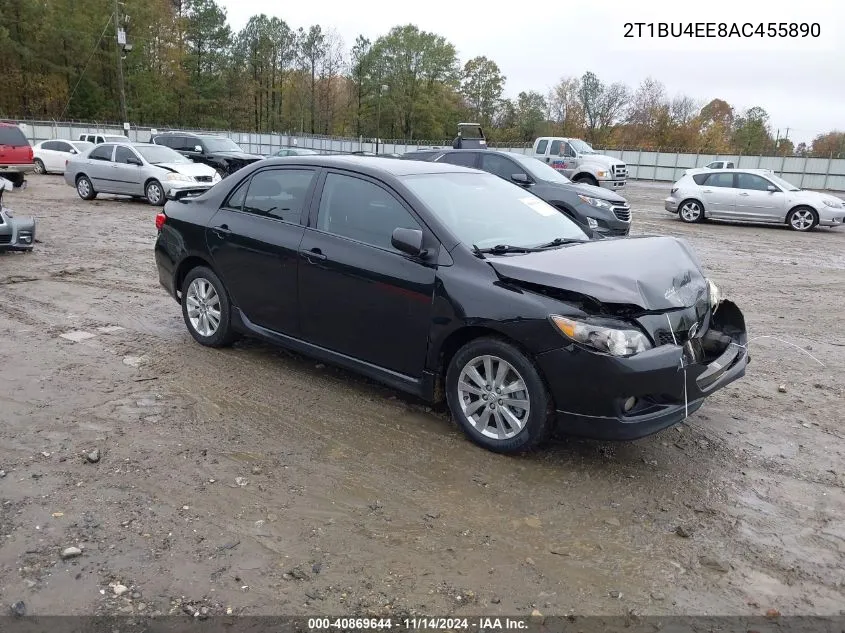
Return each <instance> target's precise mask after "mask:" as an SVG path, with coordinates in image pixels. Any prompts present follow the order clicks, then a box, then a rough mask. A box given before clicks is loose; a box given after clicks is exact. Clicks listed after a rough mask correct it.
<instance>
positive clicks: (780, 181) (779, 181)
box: [766, 174, 801, 191]
mask: <svg viewBox="0 0 845 633" xmlns="http://www.w3.org/2000/svg"><path fill="white" fill-rule="evenodd" d="M766 178H768V179H769V180H771V181H772V182H773V183H775V184H776V185H777V186H778V187H781V188H782V189H785V190H786V191H801V190H800V189H799V188H798V187H796V186H795V185H793V184H792V183H791V182H787V181H786V180H784V179H783V178H780V177H779V176H775V175H774V174H766Z"/></svg>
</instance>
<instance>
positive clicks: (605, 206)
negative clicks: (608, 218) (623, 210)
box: [578, 194, 613, 211]
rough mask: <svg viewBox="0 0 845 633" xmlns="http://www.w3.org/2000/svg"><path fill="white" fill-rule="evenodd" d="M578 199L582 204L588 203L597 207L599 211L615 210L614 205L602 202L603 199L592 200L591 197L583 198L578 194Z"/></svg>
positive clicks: (605, 201)
mask: <svg viewBox="0 0 845 633" xmlns="http://www.w3.org/2000/svg"><path fill="white" fill-rule="evenodd" d="M578 198H579V199H580V200H581V202H586V203H587V204H589V205H590V206H591V207H596V208H597V209H606V210H607V211H612V210H613V205H612V204H610V203H609V202H608V201H607V200H602V199H601V198H591V197H590V196H582V195H581V194H578Z"/></svg>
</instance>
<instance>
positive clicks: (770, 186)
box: [766, 185, 778, 193]
mask: <svg viewBox="0 0 845 633" xmlns="http://www.w3.org/2000/svg"><path fill="white" fill-rule="evenodd" d="M766 189H768V190H769V192H770V193H774V192H776V191H777V190H778V188H777V187H775V186H774V185H769V186H768V187H766Z"/></svg>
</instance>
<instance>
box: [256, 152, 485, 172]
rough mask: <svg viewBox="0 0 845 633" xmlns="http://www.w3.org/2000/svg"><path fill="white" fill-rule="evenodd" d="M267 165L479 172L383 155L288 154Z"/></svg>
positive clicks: (361, 170) (267, 162) (269, 161)
mask: <svg viewBox="0 0 845 633" xmlns="http://www.w3.org/2000/svg"><path fill="white" fill-rule="evenodd" d="M262 164H264V165H267V164H270V165H297V164H299V165H315V166H318V167H336V168H337V169H354V170H356V171H359V172H361V173H364V174H369V175H373V176H379V175H385V174H388V175H391V176H412V175H415V174H442V173H451V172H458V173H473V174H476V173H478V170H476V169H469V168H467V167H461V166H459V165H450V164H448V163H429V162H422V161H413V160H395V159H392V158H385V157H383V156H352V155H343V156H325V155H317V156H286V157H278V158H268V159H265V160H264V161H262Z"/></svg>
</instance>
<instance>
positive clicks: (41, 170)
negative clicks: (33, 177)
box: [35, 159, 47, 174]
mask: <svg viewBox="0 0 845 633" xmlns="http://www.w3.org/2000/svg"><path fill="white" fill-rule="evenodd" d="M35 173H36V174H46V173H47V168H46V167H44V163H42V162H41V161H40V160H38V159H36V160H35Z"/></svg>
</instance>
